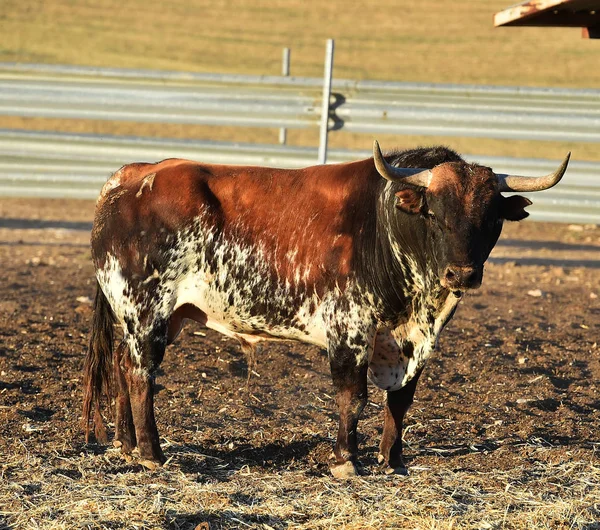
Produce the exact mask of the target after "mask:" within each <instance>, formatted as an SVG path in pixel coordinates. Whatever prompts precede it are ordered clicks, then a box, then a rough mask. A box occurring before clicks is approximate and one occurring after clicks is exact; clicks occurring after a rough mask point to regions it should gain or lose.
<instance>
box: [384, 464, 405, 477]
mask: <svg viewBox="0 0 600 530" xmlns="http://www.w3.org/2000/svg"><path fill="white" fill-rule="evenodd" d="M383 472H384V473H385V474H386V475H404V476H407V475H408V469H407V468H406V466H397V467H392V466H386V467H385V468H384V469H383Z"/></svg>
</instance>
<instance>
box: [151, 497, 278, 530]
mask: <svg viewBox="0 0 600 530" xmlns="http://www.w3.org/2000/svg"><path fill="white" fill-rule="evenodd" d="M230 497H232V500H234V501H235V502H236V503H238V504H245V502H244V500H243V498H242V497H241V496H240V494H232V495H230ZM240 499H241V500H240ZM249 504H251V503H249ZM240 525H243V527H245V528H275V529H277V530H279V529H282V530H283V529H285V528H288V527H289V523H288V522H287V521H285V520H284V519H281V518H280V517H277V516H275V515H266V514H261V515H258V514H248V513H245V512H244V513H242V512H236V511H233V510H224V511H223V512H221V513H215V512H214V511H211V512H203V511H200V512H196V513H185V514H184V513H180V514H178V513H176V512H174V511H173V510H167V513H166V514H165V522H164V523H163V524H162V528H163V529H164V530H175V529H177V530H194V529H195V530H210V529H211V528H235V527H239V526H240Z"/></svg>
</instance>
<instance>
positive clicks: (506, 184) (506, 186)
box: [496, 153, 571, 191]
mask: <svg viewBox="0 0 600 530" xmlns="http://www.w3.org/2000/svg"><path fill="white" fill-rule="evenodd" d="M569 158H571V153H569V154H567V156H566V157H565V159H564V160H563V163H562V164H561V165H560V167H559V168H558V169H557V170H556V171H555V172H554V173H550V174H549V175H546V176H545V177H519V176H518V175H496V177H497V178H498V187H499V189H500V191H541V190H547V189H548V188H551V187H552V186H554V185H555V184H558V183H559V181H560V179H561V178H562V177H563V175H564V174H565V171H566V170H567V166H568V165H569Z"/></svg>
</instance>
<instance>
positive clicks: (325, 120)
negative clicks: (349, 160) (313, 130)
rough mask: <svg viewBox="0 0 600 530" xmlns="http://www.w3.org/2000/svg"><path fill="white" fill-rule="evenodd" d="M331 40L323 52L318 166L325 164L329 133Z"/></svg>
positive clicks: (331, 71) (331, 65)
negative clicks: (323, 65) (323, 68)
mask: <svg viewBox="0 0 600 530" xmlns="http://www.w3.org/2000/svg"><path fill="white" fill-rule="evenodd" d="M333 45H334V42H333V39H327V48H326V52H325V73H324V75H323V105H322V107H321V133H320V135H319V158H318V163H319V164H325V163H326V162H327V136H328V133H329V98H330V97H331V76H332V73H333Z"/></svg>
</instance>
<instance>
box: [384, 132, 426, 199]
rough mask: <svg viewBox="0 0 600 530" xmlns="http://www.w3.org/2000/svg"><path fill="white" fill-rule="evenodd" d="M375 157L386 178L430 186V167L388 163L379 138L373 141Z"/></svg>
mask: <svg viewBox="0 0 600 530" xmlns="http://www.w3.org/2000/svg"><path fill="white" fill-rule="evenodd" d="M373 159H374V160H375V167H376V168H377V172H378V173H379V174H380V175H381V176H382V177H383V178H384V179H387V180H391V181H392V182H404V183H406V184H412V185H413V186H421V187H423V188H426V187H427V186H429V183H430V182H431V170H429V169H422V168H409V167H403V168H400V167H394V166H392V165H391V164H388V162H387V160H386V159H385V158H383V155H382V154H381V149H380V148H379V142H378V141H377V140H375V142H373Z"/></svg>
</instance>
